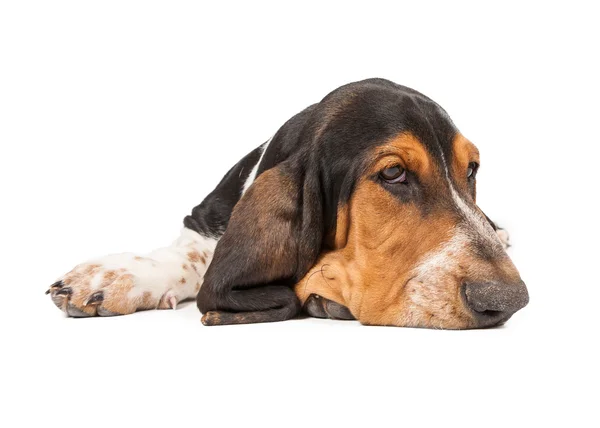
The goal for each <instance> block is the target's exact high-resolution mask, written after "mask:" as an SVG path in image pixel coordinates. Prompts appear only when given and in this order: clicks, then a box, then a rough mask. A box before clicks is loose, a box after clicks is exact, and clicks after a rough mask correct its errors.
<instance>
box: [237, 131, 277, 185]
mask: <svg viewBox="0 0 600 428" xmlns="http://www.w3.org/2000/svg"><path fill="white" fill-rule="evenodd" d="M272 139H273V137H271V138H269V141H267V142H266V143H264V144H263V145H262V146H260V150H261V154H260V159H258V162H256V165H254V168H252V171H250V175H249V176H248V178H247V179H246V182H245V183H244V187H243V188H242V195H243V194H244V193H246V191H247V190H248V189H249V188H250V186H252V183H254V180H256V174H257V173H258V167H259V166H260V163H261V162H262V160H263V157H264V156H265V153H266V152H267V149H268V148H269V143H270V142H271V140H272Z"/></svg>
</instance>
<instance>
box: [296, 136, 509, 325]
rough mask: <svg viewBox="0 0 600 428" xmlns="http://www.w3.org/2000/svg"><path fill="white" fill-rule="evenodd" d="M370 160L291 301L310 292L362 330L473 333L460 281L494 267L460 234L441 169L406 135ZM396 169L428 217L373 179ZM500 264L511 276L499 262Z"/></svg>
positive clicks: (466, 235)
mask: <svg viewBox="0 0 600 428" xmlns="http://www.w3.org/2000/svg"><path fill="white" fill-rule="evenodd" d="M461 144H463V146H461V150H463V154H461V155H459V158H460V159H459V160H458V161H457V162H458V163H459V164H460V165H461V168H462V167H463V166H464V165H468V163H469V162H471V161H477V160H478V159H476V160H473V159H474V156H475V152H474V146H472V145H469V144H467V143H466V142H464V141H463V142H462V143H461ZM467 151H468V153H467ZM467 154H468V157H467ZM372 157H373V161H372V165H371V166H370V168H368V170H367V172H366V174H365V176H364V177H363V178H362V179H361V180H359V182H358V183H357V185H356V187H355V191H354V193H353V195H352V197H351V199H350V201H349V203H348V205H347V206H343V207H340V208H339V210H338V214H339V216H338V224H337V227H336V233H335V236H334V238H333V241H334V243H335V245H334V247H333V248H334V249H333V250H332V251H328V252H325V253H323V254H321V256H320V258H319V259H318V261H317V263H316V264H315V266H314V267H313V268H312V269H311V270H310V271H309V272H308V274H307V275H306V276H305V277H304V278H303V279H302V280H301V281H300V282H299V283H298V284H297V285H296V288H295V290H296V294H297V295H298V297H299V299H300V300H301V301H302V302H303V303H304V301H305V300H306V299H307V298H308V296H309V295H310V294H313V293H314V294H318V295H321V296H323V297H325V298H327V299H330V300H333V301H335V302H337V303H339V304H341V305H344V306H346V307H347V308H348V309H349V310H350V311H351V312H352V314H353V315H354V316H355V317H356V318H357V319H358V320H360V321H361V322H362V323H363V324H376V325H398V326H414V327H431V328H449V329H455V328H469V327H473V326H474V323H475V321H474V318H473V316H472V314H471V312H470V310H469V309H468V308H466V307H465V306H464V303H463V301H462V298H461V295H460V286H461V284H462V281H463V280H464V279H471V278H475V277H482V276H485V277H490V275H492V276H494V277H498V275H499V274H498V268H497V267H494V266H497V265H498V263H496V261H494V263H491V262H489V261H482V260H481V259H479V258H478V256H477V252H476V251H473V242H474V236H475V235H473V234H470V233H468V232H465V231H464V225H463V224H462V223H461V222H462V221H463V220H462V219H463V217H462V216H461V215H460V213H459V210H458V208H457V207H456V206H455V204H454V203H453V196H452V194H451V193H450V192H449V187H448V184H447V179H446V171H445V169H443V163H441V162H435V161H434V160H433V159H432V158H431V156H430V154H429V153H428V152H427V151H426V150H425V148H424V146H422V144H421V143H420V142H419V140H418V139H417V138H415V137H414V136H412V135H410V134H402V135H399V136H398V137H396V138H394V139H392V140H390V141H388V142H386V143H384V144H382V145H381V146H379V147H377V148H376V149H375V150H374V151H373V154H372ZM467 159H469V160H468V161H467ZM465 161H466V164H465ZM463 164H464V165H463ZM396 165H399V166H401V167H403V168H405V169H406V170H408V171H410V172H411V174H414V175H416V176H417V177H418V181H419V186H420V191H421V192H422V193H423V194H424V195H426V197H427V201H431V202H429V203H428V205H427V209H426V212H424V211H423V210H422V208H423V207H422V206H417V205H416V204H415V202H414V201H411V200H407V201H404V202H402V201H401V200H400V199H399V198H398V197H397V196H395V195H394V194H392V193H391V192H389V191H387V190H386V189H385V188H384V187H383V186H382V185H381V184H379V183H377V182H375V181H374V180H373V179H372V178H371V177H373V176H374V175H375V174H377V173H378V172H379V171H381V170H383V169H385V168H389V167H392V166H396ZM465 169H466V167H465ZM402 185H404V184H396V185H395V186H402ZM500 258H502V257H500ZM506 258H507V257H506ZM500 264H504V266H505V268H506V269H507V271H509V272H513V273H514V272H516V270H515V269H514V266H513V267H512V268H511V267H510V266H508V265H507V264H506V261H505V260H504V259H503V260H502V262H501V263H500ZM492 270H494V273H493V274H491V273H490V272H491V271H492Z"/></svg>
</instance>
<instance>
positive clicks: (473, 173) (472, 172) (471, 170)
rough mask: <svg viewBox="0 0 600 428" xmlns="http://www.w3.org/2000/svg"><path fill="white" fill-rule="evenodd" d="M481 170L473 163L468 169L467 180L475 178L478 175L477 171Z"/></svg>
mask: <svg viewBox="0 0 600 428" xmlns="http://www.w3.org/2000/svg"><path fill="white" fill-rule="evenodd" d="M478 169H479V164H477V163H475V162H471V163H470V164H469V167H468V168H467V178H475V176H476V175H477V170H478Z"/></svg>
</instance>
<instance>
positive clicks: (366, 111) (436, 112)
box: [313, 79, 458, 166]
mask: <svg viewBox="0 0 600 428" xmlns="http://www.w3.org/2000/svg"><path fill="white" fill-rule="evenodd" d="M316 113H317V114H315V115H314V116H313V117H316V118H317V125H316V126H315V129H316V130H317V131H316V132H317V137H318V138H317V139H316V141H317V144H319V145H320V146H321V148H322V149H325V150H321V152H322V153H323V154H324V155H327V154H329V155H331V156H332V157H333V158H334V159H338V160H339V159H343V158H347V159H350V158H351V159H353V160H361V159H363V158H364V156H368V155H369V154H370V153H372V149H374V148H375V147H377V146H379V145H381V144H383V143H384V142H386V141H389V140H390V139H392V138H394V137H395V136H397V135H400V134H403V133H404V134H411V135H413V136H415V137H416V139H417V140H418V141H419V142H420V144H422V145H423V147H424V148H425V149H426V151H427V153H428V155H429V156H430V157H431V158H432V159H434V160H435V161H436V162H437V163H440V164H442V163H443V164H447V165H449V164H451V163H452V161H453V157H454V156H453V152H454V149H455V144H454V143H455V140H456V136H457V135H458V130H457V128H456V126H455V125H454V123H453V122H452V120H451V119H450V117H449V115H448V114H447V113H446V111H445V110H444V109H443V108H442V107H440V106H439V105H438V104H437V103H436V102H434V101H433V100H431V99H430V98H428V97H426V96H425V95H423V94H421V93H419V92H417V91H415V90H413V89H410V88H407V87H405V86H401V85H397V84H395V83H392V82H389V81H386V80H382V79H369V80H367V81H362V82H356V83H353V84H350V85H346V86H342V87H341V88H338V89H337V90H336V91H334V92H332V93H330V94H329V95H328V96H327V97H325V98H324V99H323V100H322V101H321V103H319V105H318V106H317V111H316ZM440 166H443V165H440Z"/></svg>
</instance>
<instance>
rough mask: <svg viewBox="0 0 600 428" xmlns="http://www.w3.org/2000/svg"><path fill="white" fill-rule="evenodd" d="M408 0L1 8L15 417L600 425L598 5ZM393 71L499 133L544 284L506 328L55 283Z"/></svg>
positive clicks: (7, 289) (519, 228)
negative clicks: (354, 89)
mask: <svg viewBox="0 0 600 428" xmlns="http://www.w3.org/2000/svg"><path fill="white" fill-rule="evenodd" d="M216 3H218V6H215V4H216ZM413 3H416V2H409V4H402V2H390V3H387V4H384V3H379V2H376V1H368V2H364V3H363V4H353V3H351V2H343V3H340V4H336V5H334V4H331V5H330V4H328V3H323V2H320V3H315V4H311V3H310V2H306V1H304V2H302V3H301V4H299V5H298V6H288V5H287V3H286V2H278V3H277V4H274V5H267V4H261V3H257V2H256V1H251V2H240V3H237V4H236V3H230V2H177V1H168V2H167V1H165V2H155V1H138V2H135V1H123V0H119V1H106V0H105V1H102V2H89V1H72V2H65V1H51V2H50V1H44V2H38V3H35V2H29V1H24V0H21V1H5V2H2V3H1V6H0V143H1V145H2V146H1V158H0V162H1V167H0V189H1V204H2V208H1V211H0V216H1V220H0V245H1V253H2V254H1V259H0V262H1V269H2V271H1V273H2V285H3V287H2V290H3V293H2V294H3V296H2V297H3V299H2V308H1V312H0V314H1V317H2V321H1V327H0V329H1V331H2V336H3V337H2V344H3V346H2V348H3V350H2V354H1V355H2V357H1V358H2V363H1V364H0V370H2V377H1V380H0V388H1V389H2V396H3V398H2V399H1V403H2V404H1V406H2V407H3V410H2V411H1V412H0V418H2V419H5V420H0V424H1V425H2V426H6V427H16V426H32V424H35V425H37V426H61V427H65V426H67V427H68V426H86V427H95V426H103V427H105V426H117V427H118V426H154V425H159V424H161V425H164V424H168V425H169V426H176V427H180V426H181V427H183V426H189V427H192V426H193V427H197V426H227V427H229V426H232V427H234V426H244V427H246V426H278V427H287V426H306V427H314V426H329V427H336V426H354V425H360V426H363V427H375V426H461V427H467V426H481V425H483V426H486V427H496V426H526V425H527V426H542V424H546V425H548V424H557V425H562V426H566V425H568V426H581V427H583V426H598V423H599V422H598V421H599V418H598V411H597V405H598V394H597V387H598V381H599V380H600V379H599V376H598V362H599V354H598V351H597V349H596V346H597V342H598V330H597V327H598V317H597V314H598V297H599V286H600V283H599V280H598V274H597V269H598V263H599V260H598V256H599V250H598V244H597V243H598V239H599V237H600V236H599V233H598V220H599V216H598V208H597V207H598V185H599V182H600V180H599V179H598V176H597V174H598V166H597V165H598V163H599V162H600V159H599V157H600V150H599V147H598V144H599V142H600V141H599V134H598V116H599V115H598V113H599V111H598V100H599V97H600V90H599V89H600V88H599V83H598V81H599V80H598V76H599V75H600V69H599V67H598V65H597V64H598V63H597V61H598V41H599V40H600V33H599V31H598V23H597V17H598V14H597V12H595V11H594V10H593V8H592V6H591V5H592V4H593V2H589V3H588V4H590V6H586V5H585V3H579V4H578V3H576V2H565V5H563V6H558V5H555V4H553V3H552V2H542V3H540V4H537V5H536V4H533V3H526V2H519V3H516V4H514V5H511V4H510V3H508V2H502V3H498V4H497V6H495V7H492V6H485V5H484V2H474V3H471V4H467V3H461V4H460V5H459V4H457V3H456V2H444V3H440V4H435V3H429V2H419V3H418V4H419V6H417V7H416V6H415V5H414V4H413ZM450 3H452V6H450ZM375 76H379V77H385V78H388V79H391V80H393V81H396V82H398V83H402V84H404V85H407V86H410V87H413V88H415V89H417V90H419V91H421V92H423V93H425V94H426V95H428V96H430V97H431V98H433V99H434V100H436V101H437V102H438V103H440V104H441V105H442V106H443V107H444V108H445V109H446V110H447V111H448V112H449V113H450V115H451V116H452V117H453V119H454V121H455V123H456V124H457V125H458V127H459V128H460V129H461V131H462V132H463V133H464V134H465V135H466V136H467V137H468V138H469V139H471V140H472V141H473V142H475V143H476V144H477V145H478V147H479V149H480V151H481V154H482V168H481V171H480V174H479V184H478V190H479V194H478V196H479V204H480V206H481V207H482V208H483V209H484V210H485V211H486V213H487V214H488V215H489V216H490V217H492V218H493V219H494V220H495V221H497V222H498V223H500V224H501V225H503V226H505V227H506V228H507V229H508V230H509V231H510V232H511V234H512V240H513V244H514V247H513V248H512V250H511V256H512V257H513V259H514V261H515V264H516V265H517V267H519V268H520V270H521V274H522V277H523V278H524V280H525V282H526V283H527V284H528V287H529V291H530V295H531V303H530V304H529V306H528V307H527V308H526V309H524V310H523V311H521V312H519V313H518V314H516V315H515V316H514V317H513V319H511V321H509V322H508V323H507V325H506V326H505V327H503V328H498V329H493V330H483V331H459V332H452V331H433V330H416V329H402V328H383V327H363V326H360V325H359V324H358V323H356V322H335V321H326V320H294V321H289V322H284V323H276V324H269V325H246V326H233V327H213V328H208V327H203V326H202V325H201V324H200V315H199V313H198V312H197V310H196V308H195V305H194V304H193V303H189V304H186V305H183V307H182V308H181V309H180V310H177V311H160V312H158V311H155V312H145V313H138V314H135V315H131V316H126V317H117V318H95V319H67V318H65V317H64V316H63V315H62V314H61V312H60V311H58V310H57V309H56V307H54V305H53V304H52V303H51V302H50V299H49V298H48V297H47V296H45V295H44V291H45V290H46V288H47V287H48V286H49V285H50V284H51V283H52V282H53V281H54V280H55V278H56V277H58V276H59V275H61V274H63V273H65V272H66V271H68V270H70V269H71V267H73V266H74V265H75V264H77V263H79V262H81V261H83V260H86V259H88V258H91V257H94V256H100V255H103V254H106V253H114V252H121V251H142V252H143V251H147V250H151V249H153V248H155V247H158V246H162V245H166V244H169V243H170V242H171V241H172V240H173V239H174V238H175V237H176V236H177V235H178V232H179V229H180V226H181V222H182V219H183V216H184V215H186V214H187V213H188V212H189V211H190V210H191V208H192V207H193V206H194V205H196V204H198V203H199V202H200V201H201V200H202V198H203V197H204V196H205V195H206V194H207V193H208V192H209V191H211V190H212V189H213V187H214V186H215V185H216V184H217V182H218V181H219V180H220V178H221V177H222V176H223V174H224V173H225V172H226V171H227V170H228V169H229V167H231V166H232V165H233V164H234V163H236V162H237V161H238V160H239V159H240V158H241V157H242V156H243V155H244V154H246V153H247V152H249V151H250V150H252V149H253V148H255V147H256V146H258V145H259V144H261V143H262V142H264V141H265V140H266V139H267V138H268V137H270V136H271V135H272V134H273V133H274V132H275V131H276V130H277V128H278V127H279V126H281V125H282V124H283V122H284V121H285V120H286V119H288V118H289V117H290V116H291V115H293V114H294V113H296V112H298V111H299V110H301V109H303V108H304V107H306V106H307V105H309V104H311V103H313V102H316V101H318V100H320V99H321V98H322V97H323V96H324V95H325V94H327V93H328V92H329V91H331V90H333V89H334V88H336V87H337V86H339V85H341V84H344V83H347V82H350V81H354V80H359V79H363V78H366V77H375Z"/></svg>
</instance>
